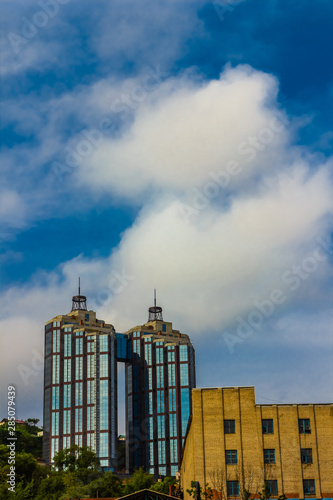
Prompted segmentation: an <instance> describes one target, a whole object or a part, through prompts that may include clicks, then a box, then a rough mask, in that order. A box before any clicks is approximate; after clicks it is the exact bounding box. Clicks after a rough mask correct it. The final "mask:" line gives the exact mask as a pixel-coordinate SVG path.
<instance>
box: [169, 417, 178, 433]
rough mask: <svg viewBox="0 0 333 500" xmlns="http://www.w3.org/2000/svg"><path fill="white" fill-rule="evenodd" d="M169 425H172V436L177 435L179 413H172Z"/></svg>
mask: <svg viewBox="0 0 333 500" xmlns="http://www.w3.org/2000/svg"><path fill="white" fill-rule="evenodd" d="M169 425H170V437H171V438H172V437H177V415H176V413H171V414H170V415H169Z"/></svg>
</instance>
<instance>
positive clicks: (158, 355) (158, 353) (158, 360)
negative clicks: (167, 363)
mask: <svg viewBox="0 0 333 500" xmlns="http://www.w3.org/2000/svg"><path fill="white" fill-rule="evenodd" d="M157 343H158V344H160V343H161V342H157ZM161 363H163V347H157V348H156V364H157V365H159V364H161Z"/></svg>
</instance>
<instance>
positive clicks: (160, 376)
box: [156, 366, 164, 389]
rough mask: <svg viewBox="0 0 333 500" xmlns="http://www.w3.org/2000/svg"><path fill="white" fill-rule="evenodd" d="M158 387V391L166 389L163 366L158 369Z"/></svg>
mask: <svg viewBox="0 0 333 500" xmlns="http://www.w3.org/2000/svg"><path fill="white" fill-rule="evenodd" d="M156 385H157V389H161V388H162V387H164V370H163V366H157V367H156Z"/></svg>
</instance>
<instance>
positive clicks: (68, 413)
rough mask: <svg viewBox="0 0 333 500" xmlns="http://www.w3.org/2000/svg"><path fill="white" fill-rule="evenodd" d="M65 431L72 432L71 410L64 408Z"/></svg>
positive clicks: (65, 432) (66, 432)
mask: <svg viewBox="0 0 333 500" xmlns="http://www.w3.org/2000/svg"><path fill="white" fill-rule="evenodd" d="M63 431H64V434H70V433H71V410H64V412H63ZM64 448H66V446H64Z"/></svg>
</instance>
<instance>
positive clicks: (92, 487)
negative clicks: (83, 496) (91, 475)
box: [88, 472, 123, 498]
mask: <svg viewBox="0 0 333 500" xmlns="http://www.w3.org/2000/svg"><path fill="white" fill-rule="evenodd" d="M97 491H98V495H99V497H101V498H103V497H113V498H117V497H120V496H122V494H123V486H122V482H121V480H120V479H119V477H118V476H116V475H115V474H113V473H112V472H105V473H104V474H103V475H102V477H100V478H98V479H95V480H94V481H92V482H91V483H90V484H89V485H88V492H89V496H90V497H93V498H95V497H96V494H97Z"/></svg>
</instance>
